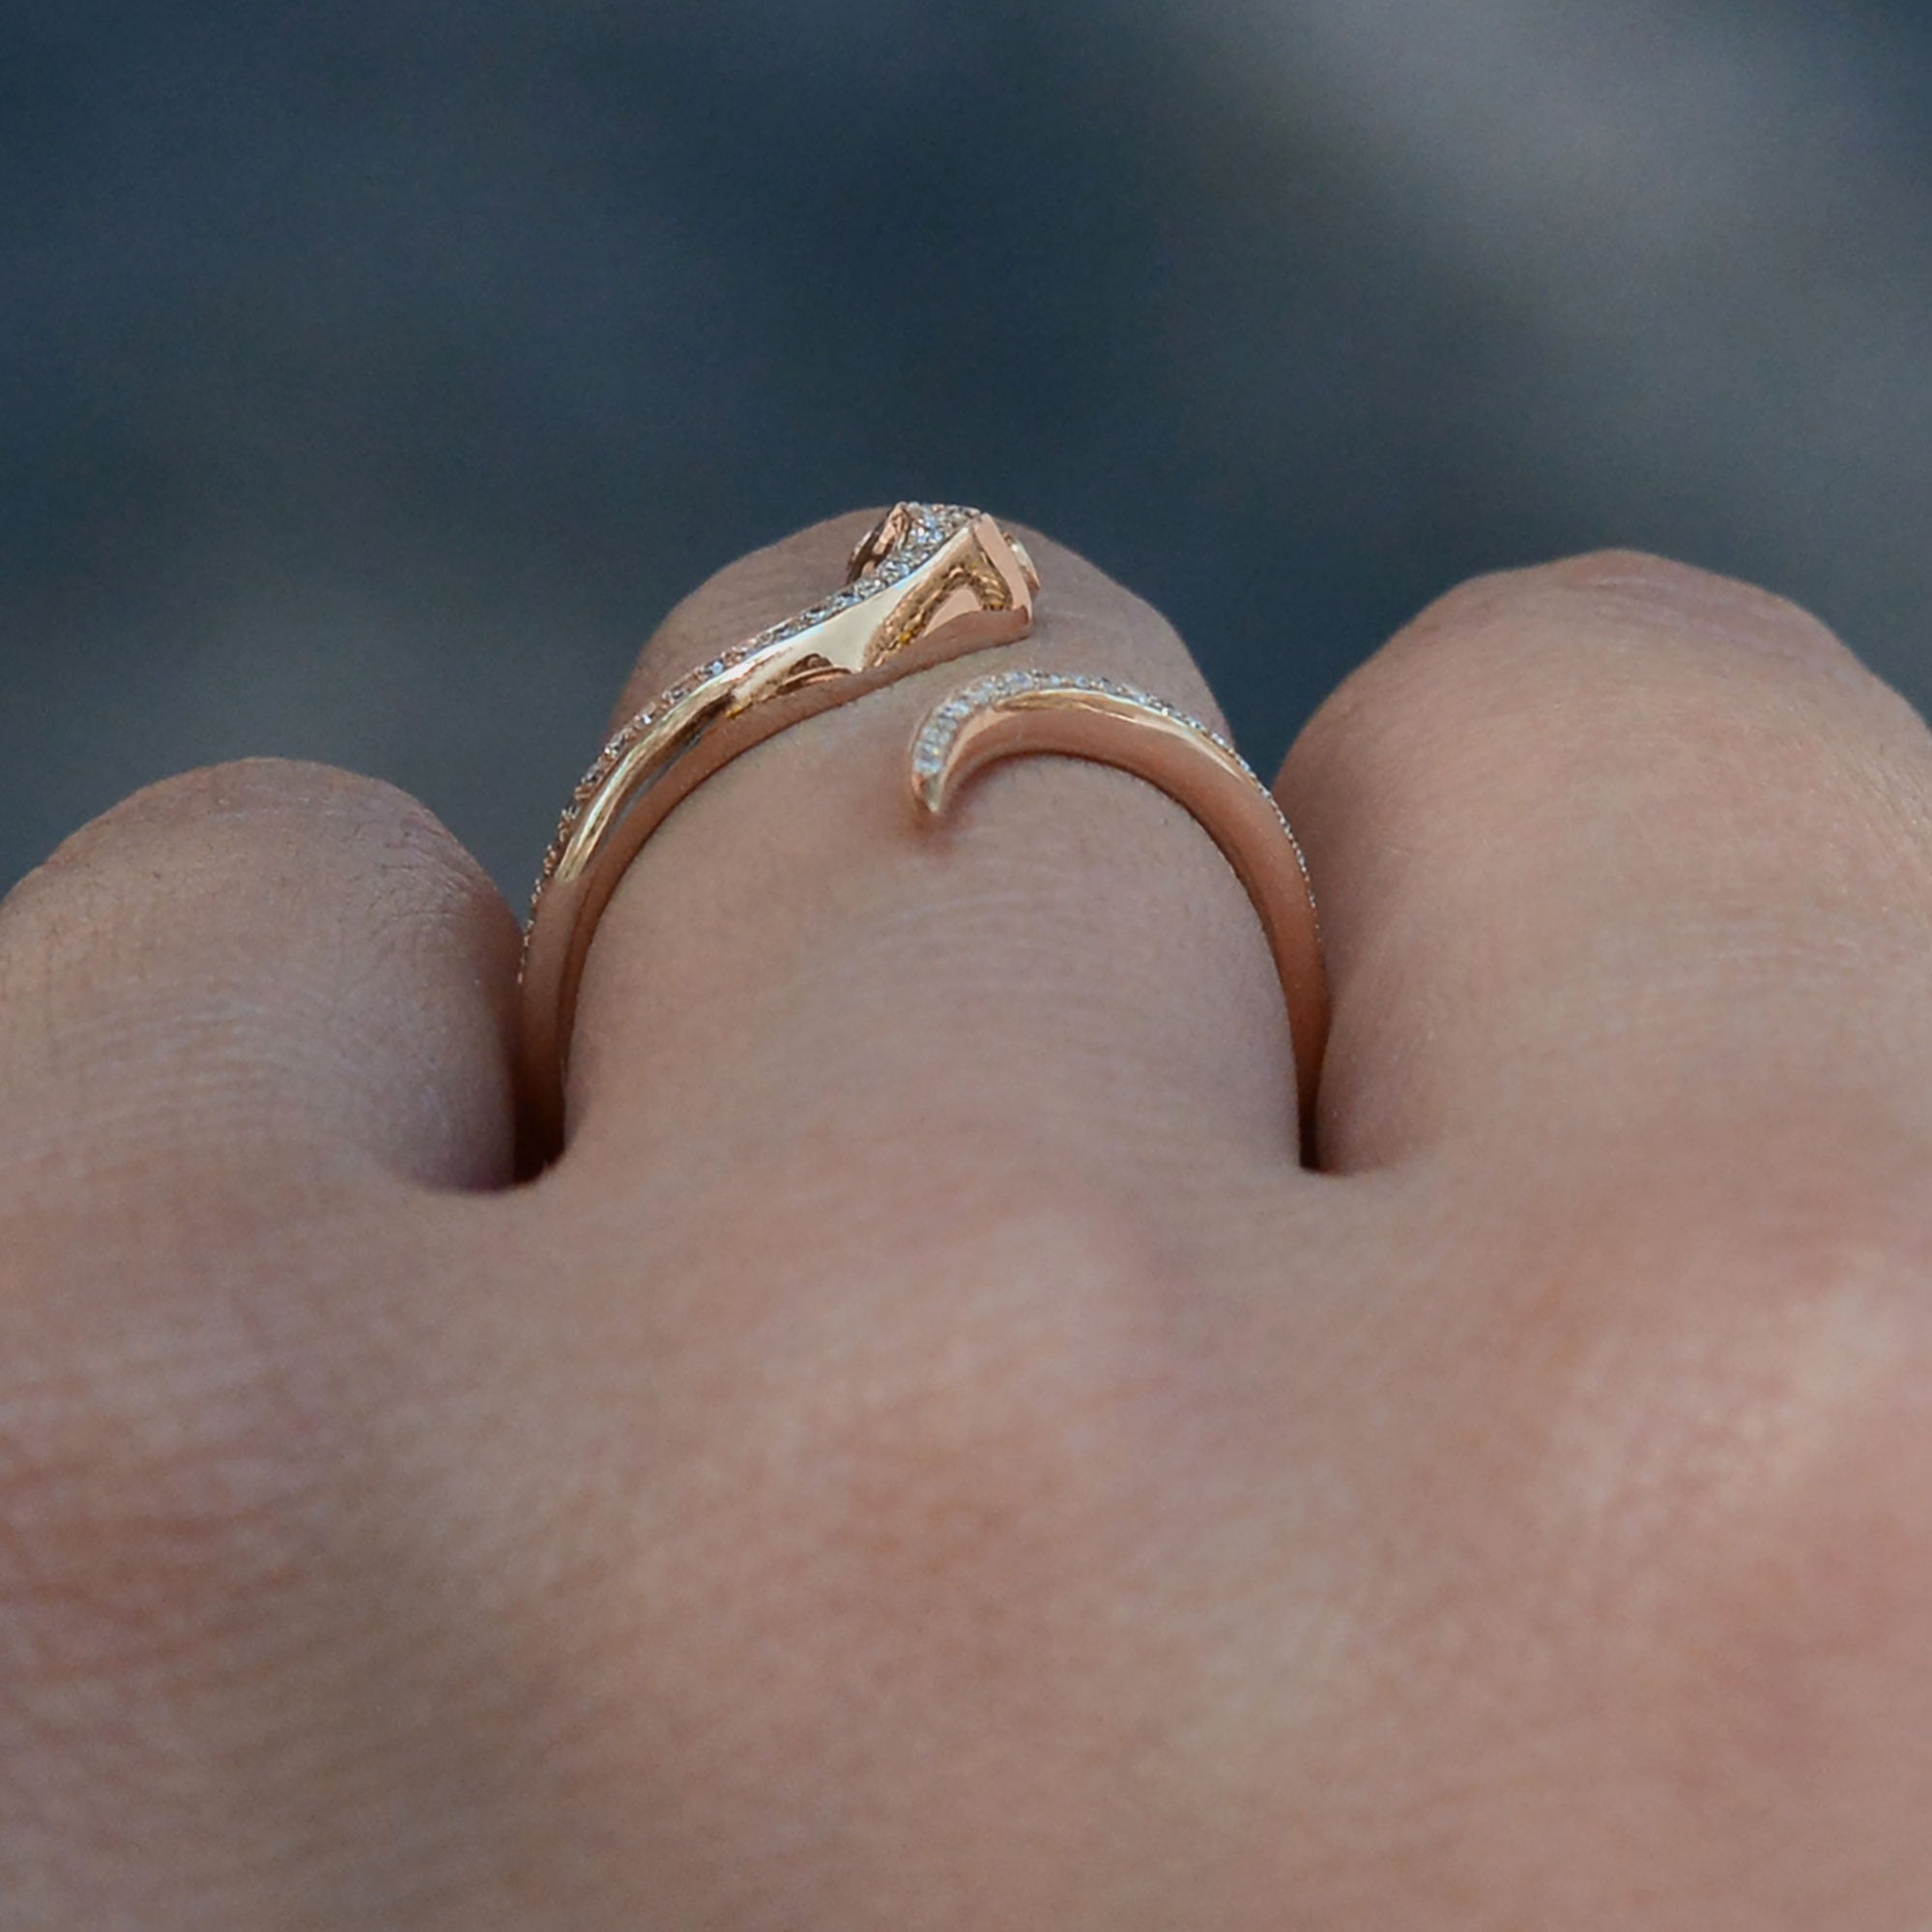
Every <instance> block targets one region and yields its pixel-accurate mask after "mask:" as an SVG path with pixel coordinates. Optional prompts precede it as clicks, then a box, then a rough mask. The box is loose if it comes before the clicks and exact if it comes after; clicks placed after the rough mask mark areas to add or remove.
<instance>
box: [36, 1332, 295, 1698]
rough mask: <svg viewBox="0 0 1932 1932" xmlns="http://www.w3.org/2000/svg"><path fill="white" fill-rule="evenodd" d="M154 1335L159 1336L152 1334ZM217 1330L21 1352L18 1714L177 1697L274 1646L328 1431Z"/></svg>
mask: <svg viewBox="0 0 1932 1932" xmlns="http://www.w3.org/2000/svg"><path fill="white" fill-rule="evenodd" d="M140 1329H145V1330H146V1332H145V1333H144V1334H143V1333H136V1332H134V1331H136V1330H140ZM267 1367H268V1365H266V1364H265V1363H264V1362H263V1360H262V1359H261V1356H260V1352H259V1350H257V1349H256V1348H255V1347H254V1345H253V1344H252V1343H250V1342H248V1341H245V1340H238V1338H237V1337H236V1335H235V1333H234V1332H233V1331H232V1330H224V1329H222V1328H221V1327H220V1326H218V1325H217V1324H215V1323H213V1322H211V1321H209V1320H208V1319H207V1318H206V1316H205V1315H204V1318H203V1319H202V1321H201V1322H200V1323H199V1324H198V1325H188V1324H187V1323H185V1322H184V1321H183V1320H181V1319H177V1320H175V1321H173V1322H170V1323H166V1324H161V1323H158V1322H156V1321H155V1320H154V1318H153V1317H152V1316H149V1317H148V1318H146V1320H145V1321H144V1322H142V1323H136V1322H134V1321H133V1320H131V1319H127V1318H124V1320H123V1323H122V1340H121V1341H120V1343H119V1344H117V1346H116V1347H114V1348H113V1349H104V1350H101V1352H100V1353H99V1354H98V1355H97V1356H94V1357H88V1356H85V1355H81V1354H77V1353H76V1352H74V1351H73V1350H72V1349H71V1348H69V1349H66V1350H64V1351H62V1353H61V1355H60V1358H59V1359H58V1360H57V1361H55V1362H43V1363H41V1364H40V1372H35V1368H34V1360H33V1355H32V1353H30V1352H28V1351H20V1350H12V1351H10V1361H9V1368H8V1372H7V1375H6V1379H5V1382H4V1385H0V1629H4V1631H5V1638H4V1644H0V1648H4V1650H5V1654H6V1655H7V1657H8V1658H9V1659H10V1671H9V1679H8V1682H9V1691H8V1694H9V1696H10V1698H13V1699H20V1698H26V1699H29V1700H31V1699H32V1698H34V1697H35V1696H37V1695H40V1694H42V1693H44V1692H45V1691H46V1689H47V1687H50V1686H51V1687H62V1686H71V1685H72V1684H74V1683H75V1682H79V1681H97V1682H98V1681H102V1680H106V1681H112V1682H117V1683H129V1682H140V1683H151V1682H153V1681H154V1679H155V1677H156V1675H157V1673H159V1674H161V1675H162V1676H164V1677H166V1678H167V1679H169V1680H170V1681H174V1680H176V1679H178V1678H179V1677H180V1676H181V1675H182V1674H184V1673H187V1674H192V1673H193V1672H194V1671H195V1670H196V1669H197V1668H206V1667H214V1666H217V1665H218V1664H219V1663H220V1659H221V1656H222V1653H223V1647H224V1646H225V1645H227V1644H229V1643H230V1642H231V1641H232V1640H233V1639H234V1638H235V1637H236V1636H237V1634H238V1633H241V1632H245V1631H249V1630H253V1631H260V1630H261V1629H263V1628H264V1627H265V1626H267V1627H270V1628H273V1627H274V1625H275V1624H276V1623H277V1621H278V1617H279V1614H280V1613H281V1612H282V1611H284V1610H285V1609H286V1607H287V1604H288V1600H289V1599H290V1597H291V1594H292V1591H293V1590H294V1588H295V1586H296V1585H297V1583H298V1582H299V1580H300V1578H301V1577H302V1575H303V1568H304V1554H305V1546H306V1542H307V1536H306V1532H305V1529H304V1524H305V1523H306V1522H307V1521H308V1519H309V1518H310V1516H311V1515H312V1513H313V1507H314V1502H315V1492H316V1488H317V1484H318V1476H319V1460H320V1459H319V1458H318V1457H317V1456H316V1455H315V1453H314V1439H315V1426H314V1424H313V1421H312V1419H310V1418H307V1417H304V1416H303V1414H302V1413H301V1412H300V1409H299V1406H298V1405H297V1404H296V1403H295V1402H294V1401H292V1399H290V1398H289V1396H288V1393H287V1389H286V1386H285V1384H284V1382H283V1381H282V1379H281V1378H280V1377H278V1376H276V1375H274V1374H273V1373H270V1372H265V1370H266V1369H267Z"/></svg>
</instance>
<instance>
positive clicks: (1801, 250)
mask: <svg viewBox="0 0 1932 1932" xmlns="http://www.w3.org/2000/svg"><path fill="white" fill-rule="evenodd" d="M0 170H4V172H0V669H3V670H4V683H0V887H4V886H5V885H6V884H8V883H10V882H11V881H12V879H14V877H15V876H17V875H18V874H19V873H20V872H21V871H23V870H25V869H26V868H27V867H28V866H29V865H31V864H32V863H33V862H35V861H36V860H37V859H38V858H40V857H41V856H43V854H44V853H45V851H47V850H48V849H50V848H51V847H52V846H53V845H54V844H55V842H56V841H57V840H58V839H59V838H60V837H61V836H62V835H64V834H65V833H66V832H67V831H69V830H71V829H72V827H74V826H75V825H76V824H77V823H79V822H81V821H82V820H84V819H85V818H87V817H89V816H91V815H92V814H94V813H95V812H97V811H100V810H101V809H102V808H103V807H104V806H106V805H107V804H109V803H110V802H111V801H112V800H113V799H114V798H115V797H117V796H119V795H120V794H122V793H125V792H127V791H129V790H131V789H132V788H133V787H134V786H136V785H137V784H140V783H142V782H144V781H146V780H148V779H151V778H154V777H157V776H159V775H160V774H162V773H164V772H167V771H170V770H175V769H179V768H181V767H184V766H187V765H189V764H200V763H204V762H208V761H212V760H217V759H224V758H230V757H235V756H240V755H243V754H245V753H250V752H277V753H286V754H297V755H303V756H308V757H316V758H323V759H329V760H332V761H335V762H337V763H340V764H348V765H352V766H356V767H358V768H360V769H362V770H365V771H371V772H377V773H380V774H382V775H384V776H386V777H389V778H391V779H393V780H395V781H396V782H398V783H399V784H401V785H404V786H406V787H408V788H409V789H410V790H412V791H414V792H416V793H418V794H419V795H421V796H422V797H424V798H425V799H427V800H428V801H429V802H430V803H431V804H432V805H433V806H434V807H435V808H436V810H437V811H438V812H439V813H441V814H442V816H443V817H444V818H445V819H446V820H447V822H448V823H449V824H450V825H451V826H452V827H453V828H454V829H455V830H456V831H457V832H458V833H459V834H460V835H461V836H462V837H463V838H464V839H465V840H466V841H467V842H469V844H470V845H471V846H472V847H473V848H474V849H475V850H476V851H477V852H478V853H479V854H480V855H481V857H482V858H483V859H484V861H485V863H486V864H488V865H489V867H490V868H491V870H492V871H493V872H494V873H495V874H496V876H497V877H498V878H499V879H501V880H502V881H503V882H504V884H505V887H506V888H507V889H509V890H510V891H511V892H512V893H513V894H514V895H515V896H516V898H517V900H518V902H519V903H520V901H521V896H522V891H523V888H524V886H525V884H526V883H527V880H528V877H529V874H530V873H531V871H532V868H533V863H534V861H535V859H536V856H537V854H538V852H539V851H540V849H541V847H542V846H543V844H544V842H545V840H546V838H547V836H548V834H549V831H550V828H551V823H552V820H553V817H554V813H555V810H556V807H557V806H558V804H559V803H560V802H561V800H562V795H563V793H565V792H567V790H568V788H569V786H570V784H571V782H572V781H573V780H574V778H575V777H576V775H577V772H578V770H579V768H580V767H581V765H582V764H583V763H584V762H585V760H586V758H587V757H588V755H589V753H590V752H591V751H592V750H593V749H594V748H595V745H596V743H597V741H598V739H599V737H600V735H601V733H602V726H603V720H604V713H605V710H606V707H607V706H608V705H609V704H610V703H611V702H612V700H613V697H614V694H615V692H616V690H617V688H618V686H619V683H620V679H621V678H622V675H623V673H624V671H625V669H626V667H627V665H628V663H629V660H630V657H631V654H632V652H633V651H634V649H636V646H637V645H638V643H639V642H640V640H641V639H642V638H643V636H644V635H645V634H646V633H647V632H648V631H649V628H650V626H651V625H652V623H653V622H654V621H655V620H656V619H657V618H658V617H659V616H660V615H661V613H662V612H663V610H664V609H665V608H666V607H667V606H668V605H669V604H670V603H671V602H672V601H673V600H675V599H676V598H677V597H678V595H680V594H681V593H682V592H683V591H686V590H688V589H689V588H690V587H691V586H692V585H693V584H694V583H696V582H697V581H698V580H699V579H701V578H702V577H703V576H705V575H706V574H707V573H708V572H709V571H710V570H712V569H713V568H715V567H716V566H718V565H719V564H722V563H724V562H727V561H728V560H729V559H731V558H732V557H734V556H735V555H736V554H738V553H739V552H741V551H743V550H745V549H747V548H749V547H751V546H753V545H755V544H758V543H761V542H764V541H767V540H769V539H771V538H774V537H776V536H779V535H781V534H783V533H786V532H787V531H789V530H791V529H793V528H795V527H796V526H798V525H800V524H802V523H805V522H807V521H810V520H812V519H815V518H817V517H820V516H822V515H826V514H829V513H830V512H832V511H835V510H840V509H845V508H850V507H853V506H855V505H864V504H870V503H878V502H885V501H890V500H891V499H893V498H894V497H898V496H924V497H934V498H942V499H951V500H959V501H966V502H973V503H979V504H983V505H986V506H987V507H989V508H992V509H995V511H997V512H998V513H1000V514H1002V515H1005V516H1009V517H1013V518H1017V519H1020V520H1022V521H1024V522H1027V523H1031V524H1035V525H1038V526H1040V527H1041V528H1044V529H1045V530H1047V531H1049V532H1051V533H1053V534H1055V535H1057V536H1059V537H1060V538H1062V539H1063V540H1064V541H1067V542H1070V543H1072V544H1074V545H1075V546H1076V547H1078V548H1080V549H1082V550H1084V551H1085V552H1086V553H1087V554H1089V555H1090V556H1092V557H1093V558H1094V559H1095V560H1096V561H1098V562H1101V563H1102V564H1103V565H1105V566H1106V567H1107V568H1109V569H1110V570H1111V571H1112V572H1113V574H1114V575H1116V576H1118V577H1120V578H1121V579H1123V580H1124V581H1125V582H1126V583H1127V584H1129V585H1131V586H1132V587H1133V588H1135V589H1136V590H1138V591H1141V592H1142V593H1143V594H1145V595H1147V596H1149V597H1151V598H1152V599H1154V600H1155V601H1156V602H1157V603H1159V604H1161V605H1162V606H1163V607H1164V608H1165V609H1166V610H1167V611H1168V614H1169V615H1170V616H1171V617H1172V618H1173V619H1174V620H1176V622H1177V623H1178V624H1179V625H1180V626H1181V628H1182V630H1183V632H1184V633H1185V634H1186V635H1187V637H1188V638H1189V639H1190V641H1191V642H1192V644H1193V646H1194V649H1195V650H1196V652H1197V655H1198V656H1199V658H1200V659H1201V661H1202V663H1203V665H1204V666H1205V668H1206V670H1207V672H1208V675H1209V677H1210V678H1212V679H1213V681H1214V683H1215V684H1216V686H1217V688H1218V690H1219V691H1220V693H1221V694H1222V697H1223V699H1224V701H1225V703H1226V706H1227V707H1228V709H1229V712H1230V714H1231V716H1232V718H1233V720H1234V724H1235V727H1236V730H1237V732H1238V734H1239V735H1240V736H1241V738H1242V740H1243V742H1244V745H1245V748H1246V749H1247V750H1248V751H1249V753H1250V755H1251V757H1252V758H1253V759H1254V762H1255V763H1256V764H1259V765H1261V766H1262V767H1264V768H1271V767H1272V766H1273V764H1274V763H1275V762H1276V760H1277V759H1278V758H1279V757H1280V755H1281V753H1282V752H1283V749H1284V748H1285V746H1286V744H1287V742H1288V740H1289V738H1290V737H1291V735H1292V734H1293V732H1294V730H1295V728H1296V727H1297V726H1298V725H1299V724H1300V722H1301V721H1302V720H1303V719H1304V718H1305V717H1306V716H1307V714H1308V713H1309V712H1310V711H1311V710H1312V708H1313V706H1315V704H1316V703H1317V702H1318V701H1319V700H1320V698H1321V696H1322V695H1323V694H1324V692H1326V691H1327V690H1328V689H1329V688H1330V687H1331V686H1332V685H1333V684H1334V683H1335V682H1336V680H1337V679H1338V678H1341V676H1342V675H1343V673H1344V672H1345V671H1346V670H1347V668H1348V667H1349V666H1350V665H1351V664H1353V663H1355V662H1357V661H1358V660H1359V659H1361V658H1362V657H1363V656H1365V655H1366V654H1367V653H1368V652H1369V651H1370V650H1371V649H1373V648H1374V647H1375V646H1376V644H1377V643H1379V642H1380V641H1381V640H1382V638H1383V637H1384V636H1385V635H1386V634H1387V633H1388V632H1389V631H1391V630H1392V629H1393V628H1394V627H1395V626H1397V625H1398V624H1399V623H1400V622H1401V621H1402V620H1403V619H1404V618H1406V617H1407V616H1408V615H1409V614H1411V613H1412V612H1413V611H1414V610H1415V609H1416V608H1417V607H1418V606H1420V605H1421V604H1422V603H1424V602H1425V601H1427V599H1428V598H1429V597H1431V596H1432V595H1434V594H1435V593H1436V592H1438V591H1441V590H1443V589H1445V588H1446V587H1448V586H1449V585H1450V584H1451V583H1453V582H1455V581H1456V580H1457V579H1458V578H1460V577H1462V576H1464V575H1466V574H1469V573H1471V572H1473V571H1478V570H1484V569H1490V568H1496V567H1500V566H1504V565H1510V564H1516V563H1522V562H1532V561H1535V560H1538V559H1542V558H1546V557H1549V556H1552V555H1556V554H1559V553H1562V552H1565V551H1570V550H1575V549H1581V548H1585V547H1591V546H1596V545H1600V544H1607V543H1629V544H1638V545H1642V546H1645V547H1648V548H1653V549H1658V550H1663V551H1666V552H1669V553H1673V554H1675V555H1678V556H1681V557H1684V558H1687V559H1688V560H1690V561H1693V562H1699V563H1703V564H1706V565H1708V566H1711V567H1715V568H1717V569H1722V570H1727V571H1731V572H1735V573H1738V574H1742V575H1745V576H1748V577H1751V578H1754V579H1757V580H1758V581H1760V582H1763V583H1766V584H1768V585H1770V586H1772V587H1773V588H1774V589H1776V590H1778V591H1783V592H1785V593H1786V594H1787V595H1791V596H1794V597H1797V598H1798V599H1800V600H1801V601H1802V602H1804V603H1806V604H1808V605H1810V606H1811V607H1812V608H1813V609H1814V610H1816V611H1817V612H1818V613H1819V614H1820V615H1822V616H1823V617H1825V618H1826V619H1827V620H1830V621H1831V623H1833V624H1834V625H1835V626H1837V628H1838V629H1839V630H1840V631H1841V633H1842V634H1843V635H1844V636H1845V637H1846V638H1847V639H1848V641H1850V642H1851V643H1852V644H1853V645H1854V646H1855V647H1856V648H1857V649H1859V650H1860V653H1861V654H1862V655H1863V656H1864V657H1865V658H1866V660H1867V661H1868V662H1870V663H1871V664H1872V665H1874V666H1875V667H1876V668H1877V669H1878V670H1879V671H1881V672H1882V673H1883V674H1884V675H1885V676H1887V677H1888V678H1890V679H1891V680H1892V681H1893V682H1894V683H1896V684H1898V685H1899V686H1900V687H1901V688H1903V689H1904V690H1905V691H1906V692H1907V693H1908V695H1910V696H1911V697H1912V698H1913V699H1914V701H1915V702H1916V703H1918V705H1919V706H1920V707H1921V708H1924V707H1925V706H1926V705H1927V703H1928V700H1932V644H1928V632H1927V613H1928V609H1932V594H1928V593H1932V8H1927V7H1925V6H1924V5H1922V4H1920V0H1896V4H1890V5H1886V4H1879V0H1833V4H1831V6H1829V7H1827V6H1820V5H1818V4H1816V0H1435V4H1429V3H1428V0H1122V4H1117V5H1112V6H1108V7H1104V8H1103V7H1098V6H1095V7H1081V6H1075V5H1066V6H1054V5H1052V4H1043V0H949V4H946V5H943V6H942V5H937V4H934V0H632V4H620V0H492V4H491V5H489V6H476V5H472V4H467V0H319V4H316V5H312V6H301V7H283V8H262V7H255V6H248V7H244V6H240V5H235V4H232V0H199V4H196V5H192V6H189V5H178V4H168V0H140V4H136V0H62V4H60V5H58V6H45V5H39V6H31V7H30V6H27V5H25V4H22V0H4V4H0Z"/></svg>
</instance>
